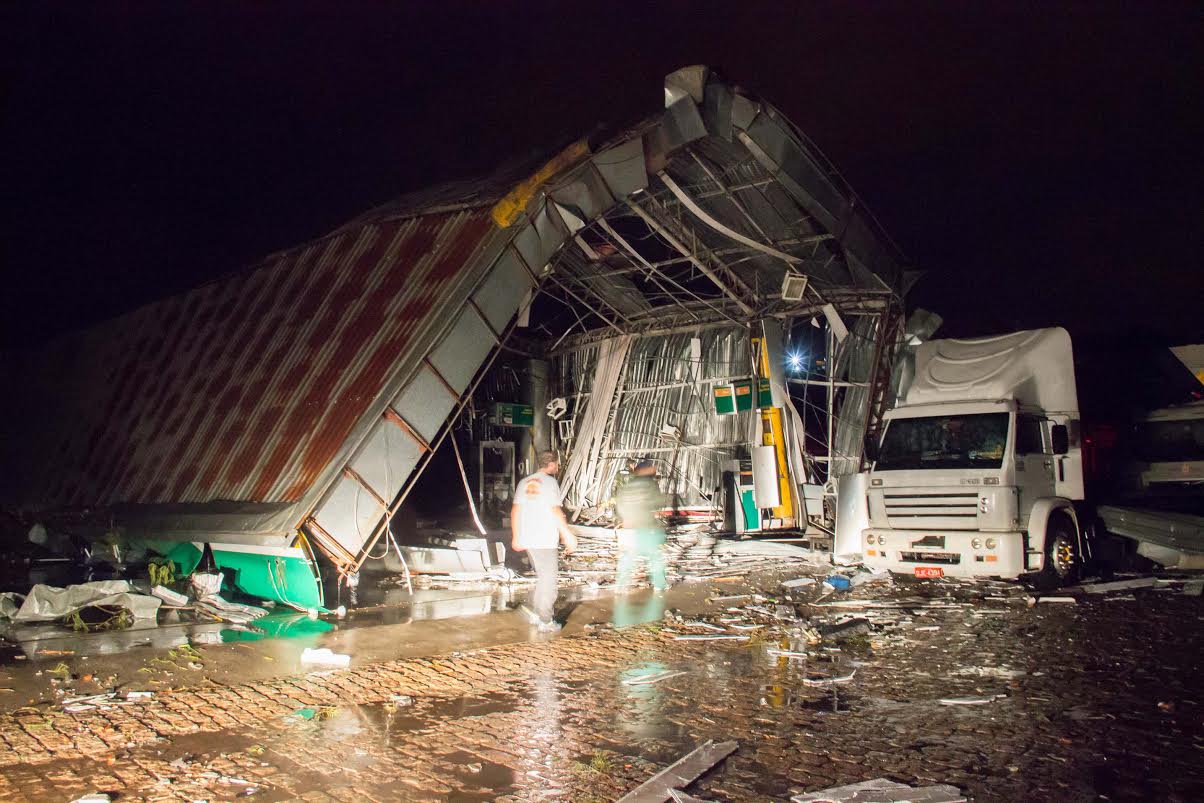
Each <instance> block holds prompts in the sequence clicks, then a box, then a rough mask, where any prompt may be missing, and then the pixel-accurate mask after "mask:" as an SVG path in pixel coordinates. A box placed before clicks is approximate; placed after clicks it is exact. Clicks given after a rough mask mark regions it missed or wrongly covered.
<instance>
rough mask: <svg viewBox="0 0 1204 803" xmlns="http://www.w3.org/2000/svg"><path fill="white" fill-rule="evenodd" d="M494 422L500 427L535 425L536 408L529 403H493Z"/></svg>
mask: <svg viewBox="0 0 1204 803" xmlns="http://www.w3.org/2000/svg"><path fill="white" fill-rule="evenodd" d="M493 423H494V424H496V425H497V426H500V427H533V426H535V408H534V407H532V406H531V405H529V404H508V403H506V402H498V403H497V404H495V405H493Z"/></svg>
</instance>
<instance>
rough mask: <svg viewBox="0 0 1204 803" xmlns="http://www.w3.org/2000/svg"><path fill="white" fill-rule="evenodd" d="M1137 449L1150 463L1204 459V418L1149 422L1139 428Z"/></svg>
mask: <svg viewBox="0 0 1204 803" xmlns="http://www.w3.org/2000/svg"><path fill="white" fill-rule="evenodd" d="M1137 449H1138V452H1139V453H1140V455H1141V457H1142V459H1143V460H1146V461H1147V462H1150V463H1162V462H1172V463H1179V462H1191V461H1195V460H1204V419H1199V418H1198V419H1194V420H1193V419H1188V420H1186V421H1147V422H1146V423H1144V424H1141V425H1140V426H1138V428H1137Z"/></svg>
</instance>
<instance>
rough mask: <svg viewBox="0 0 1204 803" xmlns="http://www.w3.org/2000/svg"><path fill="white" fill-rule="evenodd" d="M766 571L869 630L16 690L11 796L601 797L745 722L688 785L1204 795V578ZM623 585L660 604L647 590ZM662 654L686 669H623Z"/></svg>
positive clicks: (627, 641)
mask: <svg viewBox="0 0 1204 803" xmlns="http://www.w3.org/2000/svg"><path fill="white" fill-rule="evenodd" d="M762 588H763V590H764V591H765V593H766V594H771V593H772V594H774V595H775V596H776V597H777V599H771V600H766V601H763V602H762V604H763V605H766V606H768V608H772V609H773V613H775V614H776V615H777V616H778V617H780V618H781V617H789V616H791V615H792V611H797V612H798V614H800V615H801V616H803V617H804V618H805V619H808V620H809V621H810V622H811V623H812V624H814V625H817V626H820V627H821V629H822V626H823V625H824V623H825V622H828V623H830V622H833V621H836V620H838V619H840V618H842V617H848V616H866V618H868V619H869V624H870V629H869V632H868V633H856V632H854V634H853V635H852V636H851V637H849V638H846V639H845V640H844V641H842V642H839V643H836V642H832V643H829V642H824V643H822V644H820V645H815V646H812V647H811V648H810V649H809V650H808V651H807V655H808V657H807V658H805V659H803V658H800V657H791V656H783V655H773V654H770V652H768V649H771V648H774V647H788V648H790V649H791V650H798V651H801V649H800V648H799V646H798V643H797V641H779V640H778V636H777V635H776V634H777V633H779V632H781V631H780V630H773V629H770V630H768V632H770V633H772V634H775V635H773V636H772V637H771V638H770V639H768V640H767V639H766V638H764V637H762V636H760V635H759V634H760V633H762V632H766V631H763V630H757V631H753V632H752V633H751V634H750V635H751V638H749V639H748V640H747V641H741V640H738V639H732V640H725V641H680V640H674V635H673V634H674V633H679V634H680V633H685V632H697V633H706V632H710V631H709V630H707V629H705V628H704V629H701V630H700V629H698V628H694V629H691V626H690V625H689V623H688V622H685V623H683V622H682V621H680V620H674V619H670V620H669V621H668V622H667V623H666V624H665V625H661V624H644V625H637V626H633V627H628V628H625V629H621V630H614V629H612V628H609V627H602V628H597V629H593V630H590V631H588V632H587V633H585V634H584V635H579V636H565V637H557V638H548V639H546V640H543V641H533V642H529V643H520V644H509V645H503V646H498V647H491V648H488V649H481V650H476V651H472V652H466V653H458V654H453V655H448V656H441V657H433V658H422V659H405V660H397V661H389V662H382V663H377V664H374V665H370V666H364V667H358V668H352V669H350V670H338V671H331V672H313V673H309V674H307V675H304V676H298V677H292V678H281V679H276V680H267V681H263V682H255V683H247V684H243V685H220V686H219V685H215V684H211V685H208V686H202V687H194V688H189V689H184V690H176V691H170V692H163V693H160V694H158V695H156V696H155V697H154V698H153V699H149V700H145V701H141V702H137V703H133V704H130V705H126V706H122V707H114V708H105V709H100V710H93V711H84V712H77V713H68V712H65V711H63V710H62V707H61V706H52V705H43V706H37V707H27V708H23V709H19V710H16V711H13V712H10V713H6V714H2V715H0V739H2V740H3V744H4V749H3V750H2V751H0V798H2V799H5V800H71V799H74V798H75V797H78V796H80V795H82V794H85V793H88V792H107V793H109V794H111V795H112V796H113V798H114V799H117V800H137V799H147V800H224V799H232V798H235V797H239V796H245V795H247V794H251V795H252V796H253V798H254V799H261V800H288V799H303V800H315V801H316V800H380V801H385V800H443V799H450V800H515V801H517V800H543V799H563V800H583V801H587V800H613V799H615V798H617V797H620V796H621V795H622V794H624V793H625V792H626V791H628V790H630V789H632V788H634V787H635V786H636V785H638V784H639V783H641V782H642V781H644V780H646V779H647V778H648V777H649V776H651V775H652V774H654V773H655V772H657V771H658V770H659V769H661V768H663V767H664V766H666V765H667V764H668V763H670V762H672V761H674V760H675V759H676V758H678V757H679V756H680V755H682V754H683V753H685V752H687V751H688V750H690V749H692V748H693V747H695V746H696V745H697V744H699V743H701V742H703V741H705V740H707V739H716V740H727V739H734V740H737V741H738V742H739V745H740V746H739V749H738V750H737V751H736V752H735V753H734V754H733V755H732V756H730V757H729V758H728V759H726V761H724V762H722V763H721V764H720V765H718V766H717V767H716V768H715V769H714V770H713V771H712V772H710V773H708V774H706V775H704V776H703V777H702V778H701V779H700V780H699V781H698V782H696V783H695V784H694V785H692V786H691V787H690V792H691V794H694V795H696V796H697V797H701V798H704V799H708V800H731V801H746V800H749V801H751V800H781V799H787V798H788V797H789V796H790V795H791V794H793V793H797V792H800V791H804V790H807V791H810V790H817V789H823V788H825V787H828V786H833V785H837V784H845V783H853V782H857V781H862V780H867V779H870V778H877V777H887V778H890V779H893V780H896V781H900V782H903V783H907V784H912V785H925V784H933V783H947V784H952V785H954V786H957V787H960V788H961V789H962V790H963V791H964V792H966V793H967V794H968V795H969V796H970V797H971V798H972V799H974V800H1057V801H1061V800H1095V799H1111V800H1183V801H1189V800H1201V799H1204V716H1202V714H1204V712H1202V710H1201V700H1200V683H1199V668H1200V660H1199V658H1200V655H1201V650H1200V648H1201V639H1200V636H1199V633H1200V622H1201V619H1202V617H1204V608H1202V606H1201V598H1199V597H1188V596H1183V595H1181V594H1180V593H1178V592H1177V590H1175V589H1174V588H1168V589H1143V590H1141V591H1138V592H1136V593H1134V594H1132V595H1120V596H1118V597H1107V596H1094V597H1090V598H1088V597H1079V598H1078V603H1077V604H1037V605H1035V606H1030V605H1026V603H1025V598H1024V592H1023V591H1022V590H1021V589H1020V588H1018V587H1015V586H1006V585H1001V584H990V585H982V586H973V585H969V584H958V583H953V582H949V581H943V582H925V583H902V584H900V585H897V586H888V587H882V586H865V587H861V588H858V589H855V590H854V592H853V593H852V594H851V595H833V596H830V597H828V598H826V599H824V600H823V601H822V602H820V604H818V605H816V604H812V603H814V602H816V601H817V599H816V598H817V597H818V595H819V593H820V592H819V590H818V589H817V587H812V589H811V590H809V591H808V592H807V593H803V594H800V595H798V596H797V597H796V598H794V599H793V600H789V602H791V603H792V604H791V606H790V607H788V608H775V607H774V606H775V603H782V602H787V601H788V600H787V598H786V597H785V595H783V594H782V592H780V591H775V590H773V589H776V582H768V581H767V582H766V583H764V584H763V585H762ZM714 589H715V590H714V592H713V593H714V594H716V595H724V596H729V597H730V596H734V595H737V594H740V593H742V592H744V591H750V590H754V589H751V588H749V587H748V586H742V585H736V584H731V583H726V584H716V585H715V587H714ZM857 600H861V602H857ZM834 601H835V602H837V605H836V606H830V605H828V604H826V603H831V602H834ZM867 602H868V603H870V604H868V605H867V604H866V603H867ZM619 604H620V605H623V604H626V605H631V606H635V607H637V608H641V609H642V610H643V612H644V614H645V615H647V612H648V610H652V611H653V613H656V612H658V611H657V610H656V609H655V608H654V607H653V608H649V606H655V604H656V600H655V599H654V598H646V597H634V598H631V599H630V600H627V601H620V603H619ZM723 605H724V603H723V602H722V601H721V602H719V603H718V604H716V606H714V609H713V611H712V617H714V616H716V615H719V614H718V611H719V610H720V609H721V608H722V607H723ZM637 618H638V617H637ZM690 618H691V617H687V619H690ZM448 626H449V627H454V626H455V623H454V622H449V623H448ZM861 629H862V630H864V628H861ZM854 670H855V672H854ZM665 671H680V672H681V673H682V674H677V675H673V676H667V677H665V679H663V680H659V681H657V682H653V683H645V684H632V683H629V682H625V681H632V680H639V679H641V678H645V677H648V676H650V675H653V674H656V673H660V672H665ZM851 672H854V674H853V678H852V679H851V680H850V681H849V682H847V683H840V684H835V685H812V684H814V683H815V682H816V681H815V678H817V677H820V678H822V677H831V676H847V675H848V674H849V673H851ZM808 681H811V683H808ZM398 695H406V696H409V697H411V698H412V702H410V701H406V700H404V699H403V700H401V701H396V699H395V698H396V696H398ZM992 698H993V701H991V702H986V703H982V704H975V705H965V704H963V705H946V704H941V702H940V701H941V700H942V699H945V700H951V699H954V700H961V701H962V702H965V701H966V700H968V699H977V700H985V699H992Z"/></svg>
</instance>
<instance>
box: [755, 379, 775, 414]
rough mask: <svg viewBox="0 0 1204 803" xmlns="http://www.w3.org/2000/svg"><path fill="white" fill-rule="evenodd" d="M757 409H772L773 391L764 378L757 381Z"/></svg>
mask: <svg viewBox="0 0 1204 803" xmlns="http://www.w3.org/2000/svg"><path fill="white" fill-rule="evenodd" d="M757 407H762V408H764V407H773V390H772V389H771V388H770V387H769V380H768V379H765V378H764V377H762V378H760V379H758V380H757Z"/></svg>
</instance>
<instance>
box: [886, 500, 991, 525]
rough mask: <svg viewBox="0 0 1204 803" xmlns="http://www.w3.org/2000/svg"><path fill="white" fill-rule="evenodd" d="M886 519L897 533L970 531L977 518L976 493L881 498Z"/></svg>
mask: <svg viewBox="0 0 1204 803" xmlns="http://www.w3.org/2000/svg"><path fill="white" fill-rule="evenodd" d="M883 502H884V503H885V505H886V517H887V519H888V520H889V522H890V526H891V527H897V528H900V529H905V530H906V529H929V528H937V529H942V530H956V529H961V530H970V529H973V528H974V520H975V519H977V518H978V492H977V491H971V492H969V493H929V494H924V493H896V494H889V493H888V494H884V495H883Z"/></svg>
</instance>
